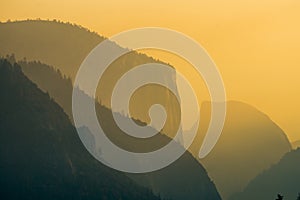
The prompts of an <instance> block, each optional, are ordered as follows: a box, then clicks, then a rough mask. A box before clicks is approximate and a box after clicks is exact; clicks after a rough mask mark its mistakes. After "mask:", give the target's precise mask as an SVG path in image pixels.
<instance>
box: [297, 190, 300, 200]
mask: <svg viewBox="0 0 300 200" xmlns="http://www.w3.org/2000/svg"><path fill="white" fill-rule="evenodd" d="M297 200H300V192H299V193H298V197H297Z"/></svg>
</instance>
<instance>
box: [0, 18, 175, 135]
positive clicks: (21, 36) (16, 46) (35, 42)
mask: <svg viewBox="0 0 300 200" xmlns="http://www.w3.org/2000/svg"><path fill="white" fill-rule="evenodd" d="M104 39H105V38H104V37H102V36H99V35H98V34H96V33H92V32H90V31H88V30H87V29H86V28H82V27H80V26H77V25H72V24H70V23H62V22H57V21H39V20H27V21H18V22H7V23H0V46H1V48H0V55H2V56H6V55H7V54H12V53H14V54H15V55H16V58H17V60H20V59H23V57H26V58H27V60H39V61H41V62H43V63H47V64H49V65H51V66H55V67H56V68H57V69H59V70H60V71H61V72H62V73H63V74H65V75H66V76H67V77H70V78H71V79H72V80H74V78H75V75H76V73H77V70H78V68H79V66H80V64H81V63H82V61H83V60H84V59H85V57H86V56H87V55H88V53H89V52H90V51H91V50H92V49H93V48H94V47H95V46H96V45H97V44H99V43H100V42H101V41H103V40H104ZM120 48H121V47H119V46H117V44H115V43H113V42H112V43H111V46H110V49H108V51H109V52H114V51H115V50H118V49H120ZM153 62H158V61H157V60H154V59H153V58H150V57H147V56H146V55H144V54H138V53H136V52H130V53H128V54H125V55H123V56H121V57H120V58H118V59H117V60H115V61H114V62H113V63H112V64H111V65H110V66H109V68H108V69H107V71H106V72H105V73H104V75H103V78H101V80H100V82H99V87H98V90H97V96H98V97H99V99H101V102H102V104H104V105H106V106H108V107H109V106H110V100H111V96H112V90H113V87H114V85H115V84H116V82H117V80H119V79H120V77H121V76H122V75H123V74H124V73H125V72H127V71H128V70H130V69H132V68H133V67H135V66H138V65H140V64H145V63H153ZM156 76H163V78H164V79H163V80H166V84H167V85H173V86H174V88H176V80H175V78H176V77H175V71H174V73H172V74H156ZM146 78H147V77H141V79H146ZM143 91H144V92H142V91H141V92H138V93H137V94H136V96H135V98H133V99H132V100H131V101H132V105H133V106H132V109H131V113H132V116H133V117H134V118H136V119H140V120H142V121H144V122H148V123H149V122H150V119H149V116H148V113H147V112H145V111H146V110H148V106H149V105H152V104H154V103H160V104H162V105H166V106H165V108H166V112H167V114H168V115H167V116H168V118H167V121H166V123H165V126H164V128H163V130H162V132H164V133H165V134H167V135H169V136H173V135H174V134H175V133H176V131H177V129H178V125H179V122H180V108H179V105H178V102H177V100H176V98H175V97H174V96H173V94H172V93H171V92H170V91H169V90H167V89H165V88H163V87H157V86H151V87H147V88H144V89H143ZM171 116H172V117H171Z"/></svg>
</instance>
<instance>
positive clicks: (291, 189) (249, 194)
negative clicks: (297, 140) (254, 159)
mask: <svg viewBox="0 0 300 200" xmlns="http://www.w3.org/2000/svg"><path fill="white" fill-rule="evenodd" d="M299 169H300V149H297V150H294V151H292V152H289V153H287V154H286V155H284V157H283V158H282V159H281V160H280V162H279V163H278V164H276V165H273V166H272V167H271V168H270V169H268V170H266V171H264V172H263V173H261V174H260V175H258V176H257V177H256V178H255V179H253V180H252V181H251V182H250V183H249V184H248V186H247V187H246V188H245V190H244V191H243V192H241V193H239V194H236V195H234V196H233V197H232V198H230V200H240V199H243V200H252V199H275V198H274V197H275V196H276V194H277V193H280V194H282V195H283V196H284V199H286V200H293V199H296V198H297V195H298V193H299V191H300V184H299V182H300V170H299Z"/></svg>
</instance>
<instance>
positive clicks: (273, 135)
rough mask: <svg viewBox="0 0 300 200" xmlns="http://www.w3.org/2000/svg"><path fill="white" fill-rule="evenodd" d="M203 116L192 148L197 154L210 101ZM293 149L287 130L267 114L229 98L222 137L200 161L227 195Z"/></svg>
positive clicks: (226, 197) (219, 188)
mask: <svg viewBox="0 0 300 200" xmlns="http://www.w3.org/2000/svg"><path fill="white" fill-rule="evenodd" d="M200 119H201V120H200V127H199V132H198V134H197V136H196V139H195V141H194V143H193V144H192V146H191V149H190V151H191V152H193V154H194V156H197V155H198V152H199V147H200V146H201V144H202V141H203V138H204V136H205V133H206V130H207V127H208V123H209V119H210V104H209V103H205V104H203V105H202V107H201V117H200ZM290 150H291V145H290V143H289V141H288V139H287V137H286V135H285V133H284V132H283V131H282V130H281V129H280V128H279V127H278V126H277V125H276V124H275V123H274V122H273V121H272V120H271V119H270V118H269V117H268V116H266V115H265V114H264V113H262V112H260V111H258V110H257V109H255V108H253V107H252V106H250V105H247V104H245V103H241V102H235V101H229V102H228V103H227V116H226V120H225V125H224V129H223V132H222V135H221V137H220V140H219V141H218V143H217V144H216V146H215V148H214V149H213V150H212V152H211V153H210V154H209V155H208V156H207V157H206V158H204V159H203V160H200V162H201V163H202V164H203V166H204V167H205V169H206V170H207V172H208V174H209V176H210V177H211V178H212V180H213V181H214V182H215V184H216V186H217V188H218V190H219V192H220V194H221V196H222V198H223V199H228V197H229V196H231V195H232V194H234V193H236V192H239V191H242V190H243V189H244V188H245V187H246V185H247V184H248V183H249V181H250V180H252V179H253V178H254V177H256V176H257V175H258V174H259V173H261V172H262V171H263V170H265V169H268V168H269V167H270V166H271V165H273V164H275V163H277V162H278V161H279V160H280V158H281V157H282V156H283V155H284V154H285V153H286V152H288V151H290Z"/></svg>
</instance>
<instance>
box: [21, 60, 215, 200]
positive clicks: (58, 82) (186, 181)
mask: <svg viewBox="0 0 300 200" xmlns="http://www.w3.org/2000/svg"><path fill="white" fill-rule="evenodd" d="M19 64H20V65H21V67H22V70H24V72H25V74H26V75H28V76H29V77H30V79H31V80H33V81H34V82H35V83H36V84H38V86H39V87H40V88H41V89H42V90H44V91H47V92H48V93H49V95H50V96H51V97H52V98H53V99H54V100H55V101H57V102H58V103H59V104H60V105H61V106H62V107H63V108H64V110H66V111H68V112H69V113H68V114H69V115H70V116H71V94H72V84H71V82H70V80H69V79H67V78H66V77H64V76H63V75H62V74H61V73H59V72H57V71H56V70H54V69H53V68H51V67H50V66H48V65H45V64H42V63H40V62H19ZM86 98H89V97H88V96H86ZM96 109H97V113H98V117H99V119H101V125H102V128H103V129H104V130H105V131H106V132H109V133H110V135H109V138H110V139H111V140H112V141H113V142H115V143H116V144H118V145H119V146H121V147H122V148H125V149H128V150H130V151H140V152H147V151H150V150H153V149H157V148H160V147H162V146H164V145H166V144H167V143H168V142H169V141H170V139H169V138H167V137H166V136H164V135H161V134H158V135H156V136H155V137H153V138H151V139H145V140H144V139H143V140H139V139H133V138H132V137H128V136H126V134H124V133H122V132H121V131H120V129H119V128H118V127H117V125H116V124H115V122H114V120H113V118H112V112H111V110H109V109H107V108H106V107H104V106H101V105H99V104H96ZM120 117H122V116H120ZM123 118H124V120H128V119H126V118H125V117H123ZM137 123H142V122H137ZM81 129H82V130H83V131H82V133H83V134H84V135H85V136H84V137H87V138H88V141H89V142H88V143H90V144H91V148H90V149H91V150H92V151H99V149H94V147H93V146H94V143H93V141H92V140H93V139H91V136H89V134H88V130H87V129H86V128H84V127H83V128H81ZM127 176H129V177H130V178H132V179H133V180H134V181H136V182H137V183H139V184H141V185H143V186H146V187H148V188H150V189H151V190H153V192H154V193H155V194H159V195H160V196H161V197H164V198H170V199H174V200H176V199H178V200H181V199H183V198H187V199H206V200H215V199H216V200H219V199H220V196H219V194H218V192H217V190H216V188H215V186H214V184H213V183H212V182H211V180H210V178H209V177H208V176H207V173H206V171H205V170H204V169H203V167H202V166H201V165H200V164H199V163H198V161H197V160H196V159H195V158H193V156H192V155H191V154H190V153H188V152H187V153H185V154H184V155H183V156H182V157H181V158H180V159H178V160H177V161H176V162H175V163H173V164H172V165H170V166H168V167H166V168H164V169H162V170H159V171H156V172H152V173H147V174H139V175H133V174H127Z"/></svg>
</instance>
